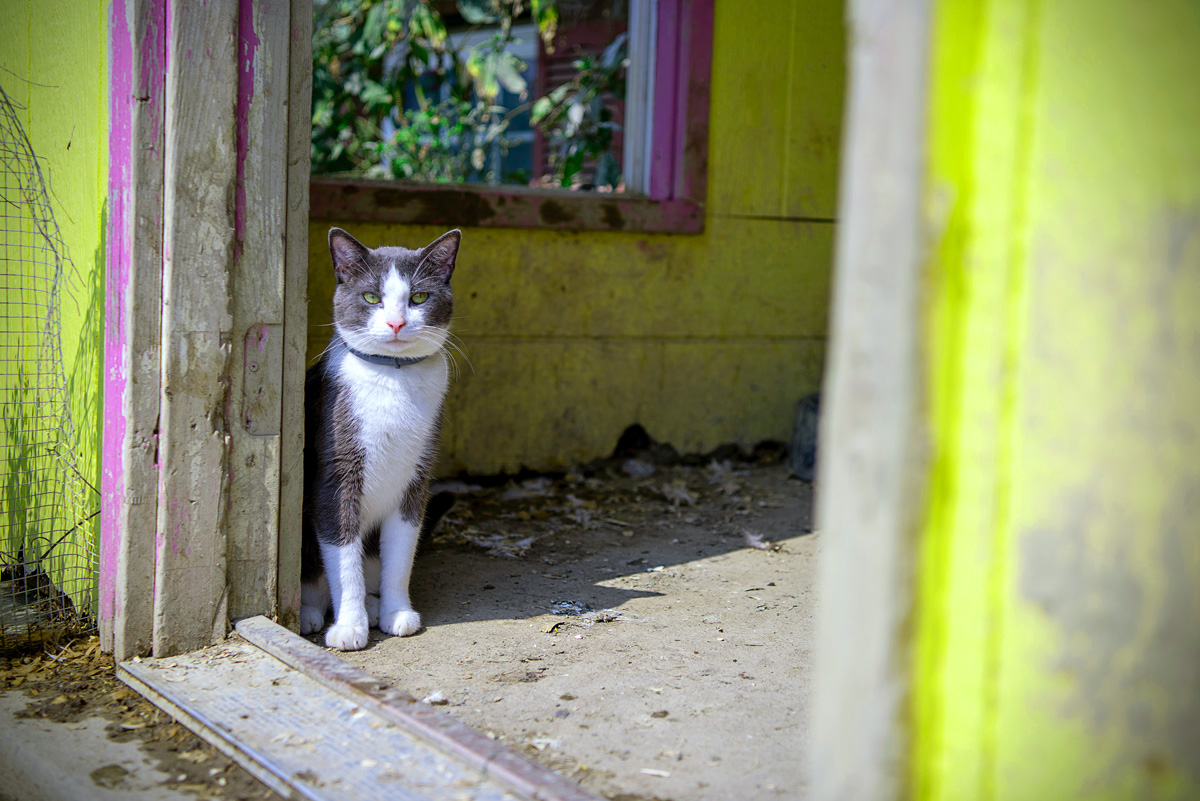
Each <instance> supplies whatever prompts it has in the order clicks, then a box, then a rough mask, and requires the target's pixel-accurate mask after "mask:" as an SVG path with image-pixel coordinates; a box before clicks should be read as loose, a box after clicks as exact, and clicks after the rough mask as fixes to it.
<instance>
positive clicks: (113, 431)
mask: <svg viewBox="0 0 1200 801" xmlns="http://www.w3.org/2000/svg"><path fill="white" fill-rule="evenodd" d="M109 8H110V15H111V16H110V19H109V105H108V115H109V138H108V220H107V223H108V230H107V231H106V232H105V261H106V267H107V269H106V287H105V309H104V320H105V327H104V436H103V441H102V443H101V474H100V493H101V496H100V497H101V503H100V623H101V631H102V633H103V637H104V645H105V647H106V650H110V651H111V649H112V641H113V628H112V626H113V618H114V616H115V614H116V608H117V604H118V603H121V602H122V601H123V598H122V596H121V593H120V592H119V588H118V580H117V572H118V568H119V565H120V552H121V547H120V546H121V520H120V514H119V512H120V510H121V508H122V506H123V505H124V503H125V469H124V464H123V461H124V452H125V429H126V419H125V393H126V388H127V385H128V383H129V361H128V350H127V348H126V342H127V336H128V334H127V331H126V329H125V320H126V318H127V315H128V306H127V299H128V297H129V285H130V274H131V272H132V263H133V242H132V239H133V225H132V222H133V221H132V215H131V211H132V209H131V208H130V205H131V204H130V201H131V196H132V194H133V108H132V102H133V39H132V36H131V34H130V31H129V19H128V15H127V10H126V3H125V0H113V3H112V5H111V6H110V7H109Z"/></svg>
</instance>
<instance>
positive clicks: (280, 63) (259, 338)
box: [226, 0, 291, 619]
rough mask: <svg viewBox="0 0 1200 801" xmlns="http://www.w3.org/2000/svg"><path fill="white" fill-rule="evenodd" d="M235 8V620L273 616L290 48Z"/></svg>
mask: <svg viewBox="0 0 1200 801" xmlns="http://www.w3.org/2000/svg"><path fill="white" fill-rule="evenodd" d="M239 6H240V10H239V18H238V48H237V50H238V53H237V60H238V70H237V76H238V77H237V82H238V83H237V115H236V122H237V133H236V159H237V162H236V175H237V178H236V184H235V190H234V192H235V194H234V233H235V242H234V255H235V259H234V262H233V270H232V274H231V276H230V285H229V293H230V295H229V297H230V310H231V313H232V316H233V332H234V339H235V343H236V346H235V348H234V351H233V354H232V358H231V359H230V364H229V371H230V373H229V379H230V385H231V386H232V387H235V388H237V389H236V390H235V391H234V392H233V397H232V398H231V403H230V405H231V406H232V407H233V408H234V409H236V412H235V414H236V419H232V420H229V421H228V424H229V512H230V513H229V516H228V518H227V520H226V536H227V554H228V568H227V569H228V579H227V580H228V584H229V615H230V617H231V618H233V619H236V618H240V617H246V616H248V615H256V614H267V615H274V614H275V604H276V599H277V590H276V566H277V563H278V552H277V549H278V542H279V538H278V534H277V532H278V530H279V481H280V472H281V461H280V446H281V440H280V435H279V426H278V424H277V423H276V424H274V425H271V426H269V427H268V426H267V425H265V423H266V422H267V421H268V420H271V421H278V419H279V415H280V409H281V404H282V396H281V393H280V391H279V389H280V385H281V384H282V377H283V363H282V356H283V343H282V341H276V340H277V339H279V337H280V336H281V334H282V330H283V322H284V297H283V295H284V247H285V243H286V238H285V237H286V233H285V232H286V230H287V228H286V217H287V215H286V210H287V175H288V164H287V157H288V139H287V136H286V132H287V129H288V63H289V53H290V47H291V45H290V43H291V30H290V26H291V25H290V24H291V20H290V14H289V13H288V10H287V8H286V6H285V7H280V6H278V5H272V4H268V3H264V2H261V1H260V2H249V1H248V0H247V1H244V2H241V3H239ZM251 366H253V368H254V371H253V372H252V373H251V372H249V370H248V368H249V367H251ZM247 387H251V388H252V392H251V393H249V394H247V392H246V388H247ZM254 388H256V389H254ZM266 404H269V405H270V406H271V408H270V409H267V408H265V405H266ZM255 417H257V418H258V419H257V420H255V419H254V418H255ZM268 428H270V429H273V431H274V433H270V431H269V430H268Z"/></svg>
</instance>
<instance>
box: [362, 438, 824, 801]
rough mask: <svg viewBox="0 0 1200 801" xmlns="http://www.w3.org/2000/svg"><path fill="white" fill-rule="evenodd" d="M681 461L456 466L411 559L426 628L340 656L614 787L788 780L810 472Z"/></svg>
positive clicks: (804, 613)
mask: <svg viewBox="0 0 1200 801" xmlns="http://www.w3.org/2000/svg"><path fill="white" fill-rule="evenodd" d="M758 455H759V457H760V459H759V461H760V462H764V461H765V462H770V461H771V457H772V456H775V457H776V458H777V456H778V454H773V453H772V452H771V451H769V450H768V451H765V452H762V453H760V454H758ZM692 462H693V464H692V465H691V466H685V465H681V464H676V465H674V466H664V465H661V464H659V465H657V466H656V465H654V464H653V463H652V461H651V459H650V454H648V453H643V454H642V455H641V457H640V458H635V459H633V460H632V461H622V460H620V459H618V460H615V461H612V462H609V463H608V464H600V465H594V466H592V468H590V469H580V470H577V471H574V472H572V473H571V474H568V475H567V476H564V477H558V478H546V477H541V478H531V479H528V480H526V481H524V482H510V483H508V484H506V485H502V486H498V487H491V488H487V489H481V488H472V487H471V486H470V485H469V484H464V483H463V482H457V485H455V486H452V487H451V488H452V489H456V490H458V491H459V493H460V496H459V501H458V504H457V505H456V506H455V507H454V509H452V510H451V512H450V514H448V515H447V518H446V520H445V521H444V523H443V525H442V528H441V529H440V530H439V532H438V534H437V535H436V536H435V538H434V541H433V543H432V545H431V546H430V547H427V548H426V549H425V550H424V551H423V552H422V554H421V555H420V556H419V557H418V560H417V565H416V568H415V573H414V580H413V581H414V584H413V593H414V597H413V600H414V604H415V605H416V607H417V609H418V610H419V611H420V612H421V613H422V615H423V618H424V623H425V626H426V628H425V629H424V630H423V631H422V632H420V633H419V634H417V635H416V636H414V637H410V638H405V639H399V638H392V637H383V636H381V635H378V634H376V636H375V638H374V639H373V640H372V643H371V644H370V645H369V646H368V648H367V649H366V650H364V651H361V652H358V653H354V654H347V655H346V657H345V658H346V659H347V660H349V661H350V662H353V663H354V664H356V665H359V666H361V667H363V668H364V669H366V670H368V671H370V672H371V673H373V674H375V675H376V676H378V677H380V678H382V679H385V680H389V681H391V682H393V683H394V684H395V685H397V686H398V687H400V688H402V689H404V690H405V691H407V692H409V693H411V694H413V695H415V696H416V697H417V698H427V697H428V698H430V701H431V702H435V703H444V704H445V705H446V706H445V708H446V709H447V710H448V711H449V712H450V713H451V714H454V715H456V716H458V717H459V718H461V719H462V720H463V721H465V722H466V723H468V724H470V725H472V726H475V727H476V728H479V729H481V730H483V731H485V732H488V733H490V734H492V735H494V736H495V737H497V738H499V739H501V740H503V741H504V742H506V743H508V744H509V745H511V746H513V747H515V748H517V749H518V750H521V751H523V752H525V753H527V754H529V755H530V756H532V757H533V758H535V759H537V760H538V761H540V762H542V763H543V764H546V765H548V766H550V767H552V768H554V769H555V770H558V771H559V772H561V773H563V774H564V775H567V776H570V777H571V778H573V779H575V780H577V781H579V782H581V784H582V785H583V786H585V787H587V788H589V789H591V790H592V791H594V792H596V793H599V794H601V795H604V796H606V797H608V798H611V799H621V800H622V801H630V800H632V799H643V798H644V799H673V801H701V800H702V799H712V800H713V801H718V800H719V801H727V800H728V799H746V798H772V797H778V798H796V797H799V796H800V795H802V791H803V788H804V784H805V779H804V773H805V756H806V755H805V751H806V745H805V739H804V736H803V729H804V725H805V724H804V721H805V719H806V709H807V706H808V693H809V683H810V675H811V664H812V642H813V624H814V611H815V610H814V605H815V598H814V591H813V586H814V582H815V574H816V554H817V550H818V547H819V546H818V537H817V536H816V535H815V534H812V533H811V525H812V521H811V514H812V488H811V485H809V484H806V483H804V482H800V481H797V480H795V479H790V478H788V475H787V471H786V468H785V467H784V466H783V465H782V464H779V463H778V462H773V463H770V464H754V463H747V462H738V461H736V460H735V461H733V462H727V461H724V460H721V459H719V458H717V459H713V458H711V457H710V458H708V459H707V461H701V462H699V463H697V460H694V459H693V460H692ZM651 471H653V472H652V473H651ZM647 473H650V474H649V475H646V474H647Z"/></svg>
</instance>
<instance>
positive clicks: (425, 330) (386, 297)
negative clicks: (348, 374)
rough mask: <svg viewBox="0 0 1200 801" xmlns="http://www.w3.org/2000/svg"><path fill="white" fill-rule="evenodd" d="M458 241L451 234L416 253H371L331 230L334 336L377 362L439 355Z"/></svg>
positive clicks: (447, 318) (445, 331)
mask: <svg viewBox="0 0 1200 801" xmlns="http://www.w3.org/2000/svg"><path fill="white" fill-rule="evenodd" d="M461 239H462V233H461V232H459V231H458V230H454V231H450V232H449V233H445V234H442V236H440V237H438V238H437V239H436V240H434V241H433V242H432V243H431V244H429V245H426V246H425V247H423V248H421V249H420V250H409V249H408V248H401V247H379V248H375V249H371V248H368V247H366V246H365V245H363V244H361V243H360V242H359V241H358V240H356V239H355V238H354V237H352V236H350V234H348V233H346V232H345V231H343V230H342V229H341V228H331V229H330V231H329V253H330V255H331V256H333V273H334V275H335V276H336V278H337V288H336V289H335V290H334V292H333V324H334V327H335V328H336V330H337V332H338V333H339V334H341V335H342V338H343V339H344V340H345V341H346V342H347V343H348V344H349V345H350V347H352V348H354V349H355V350H358V351H361V352H363V353H370V354H377V355H380V356H410V357H416V356H429V355H432V354H434V353H436V352H437V351H439V350H441V349H442V347H443V346H444V345H445V343H446V339H447V337H448V336H449V328H450V319H451V315H452V314H453V312H454V294H453V293H452V292H451V291H450V276H451V275H453V273H454V260H455V258H456V257H457V256H458V245H459V242H460V240H461Z"/></svg>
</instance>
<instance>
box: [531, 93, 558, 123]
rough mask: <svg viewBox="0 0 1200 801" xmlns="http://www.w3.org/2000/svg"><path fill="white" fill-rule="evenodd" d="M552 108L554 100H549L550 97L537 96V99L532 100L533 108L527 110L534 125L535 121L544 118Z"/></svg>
mask: <svg viewBox="0 0 1200 801" xmlns="http://www.w3.org/2000/svg"><path fill="white" fill-rule="evenodd" d="M553 108H554V102H553V101H551V100H550V98H548V97H539V98H538V99H537V100H535V101H533V108H532V109H531V110H530V112H529V118H530V119H531V120H532V121H533V122H534V124H535V125H536V124H537V123H539V122H541V121H542V119H544V118H545V116H546V115H547V114H549V113H550V111H551V109H553Z"/></svg>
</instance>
